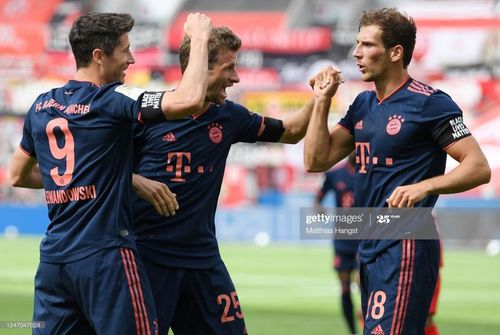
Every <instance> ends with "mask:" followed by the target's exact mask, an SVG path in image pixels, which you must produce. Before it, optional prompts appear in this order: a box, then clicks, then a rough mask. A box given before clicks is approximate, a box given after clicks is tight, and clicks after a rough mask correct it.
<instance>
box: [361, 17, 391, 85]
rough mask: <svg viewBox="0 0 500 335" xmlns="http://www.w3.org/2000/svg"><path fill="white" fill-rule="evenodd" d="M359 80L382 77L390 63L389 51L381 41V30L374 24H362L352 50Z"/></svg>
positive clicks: (371, 79)
mask: <svg viewBox="0 0 500 335" xmlns="http://www.w3.org/2000/svg"><path fill="white" fill-rule="evenodd" d="M353 56H354V58H356V65H357V66H358V68H359V71H360V72H361V80H363V81H378V80H380V79H382V78H383V77H384V76H385V75H386V72H387V70H388V68H389V65H390V64H391V58H390V52H389V50H387V49H386V48H385V47H384V43H383V42H382V30H381V29H380V28H379V27H378V26H376V25H368V26H362V27H361V28H360V30H359V33H358V38H357V40H356V47H355V49H354V51H353Z"/></svg>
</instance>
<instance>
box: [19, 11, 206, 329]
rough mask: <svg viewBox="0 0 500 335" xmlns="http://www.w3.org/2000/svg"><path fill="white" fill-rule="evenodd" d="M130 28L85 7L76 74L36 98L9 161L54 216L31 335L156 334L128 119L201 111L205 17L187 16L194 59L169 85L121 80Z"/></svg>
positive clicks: (44, 245)
mask: <svg viewBox="0 0 500 335" xmlns="http://www.w3.org/2000/svg"><path fill="white" fill-rule="evenodd" d="M133 25H134V20H133V18H132V17H131V16H130V15H128V14H113V13H109V14H108V13H106V14H105V13H89V14H86V15H83V16H81V17H79V18H78V19H77V20H76V21H75V23H74V24H73V26H72V28H71V32H70V35H69V40H70V44H71V48H72V51H73V54H74V56H75V60H76V64H77V71H76V74H75V76H74V79H73V80H70V81H69V82H68V83H67V84H66V85H65V86H63V87H59V88H55V89H53V90H51V91H49V92H46V93H43V94H41V95H40V96H39V97H38V98H37V99H36V100H35V102H34V103H33V105H32V107H31V108H30V110H29V111H28V113H27V115H26V118H25V123H24V130H23V137H22V140H21V144H20V147H19V148H18V150H17V151H16V152H15V153H14V156H13V158H12V163H11V170H10V178H11V183H12V184H13V185H14V186H18V187H29V188H45V198H46V202H47V205H48V211H49V217H50V221H51V222H50V225H49V227H48V229H47V233H46V236H45V238H44V239H43V240H42V242H41V245H40V263H39V267H38V271H37V273H36V277H35V302H34V314H33V319H34V320H36V321H43V322H44V327H43V328H36V329H34V333H40V334H56V333H57V334H94V333H97V334H116V335H123V334H153V333H156V330H155V328H156V326H157V321H156V313H155V308H154V302H153V296H152V294H151V290H150V287H149V283H148V280H147V277H146V275H145V273H144V271H143V265H142V263H141V262H140V260H139V259H138V258H137V257H136V252H135V242H134V240H133V234H132V231H131V227H132V211H131V204H130V191H131V189H132V160H131V158H132V157H131V155H132V153H131V144H132V124H133V122H135V121H138V120H144V121H148V120H160V119H165V118H167V117H168V118H174V117H181V116H185V115H189V114H192V113H194V112H195V111H196V112H199V110H200V108H201V105H202V104H203V102H204V97H205V92H206V87H207V78H208V71H207V61H208V55H207V40H208V36H209V33H210V30H211V21H210V19H209V18H208V17H206V16H204V15H201V14H190V15H189V17H188V18H187V21H186V24H185V32H186V34H187V35H188V36H192V37H193V38H192V40H191V43H192V44H191V47H192V48H191V54H190V57H192V59H193V61H192V62H190V68H189V69H187V70H186V74H185V76H184V78H183V80H182V82H181V83H180V85H179V88H178V89H177V90H176V91H175V92H145V91H144V90H139V89H135V88H131V87H126V86H123V81H124V78H125V73H126V70H127V68H128V66H129V65H131V64H133V63H134V62H135V60H134V57H133V56H132V53H131V52H130V44H129V38H128V33H129V32H130V31H131V29H132V27H133ZM187 88H189V90H187ZM37 164H38V165H37Z"/></svg>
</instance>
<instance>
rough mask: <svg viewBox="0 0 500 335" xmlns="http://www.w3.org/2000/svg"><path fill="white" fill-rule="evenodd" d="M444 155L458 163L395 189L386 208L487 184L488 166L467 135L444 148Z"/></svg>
mask: <svg viewBox="0 0 500 335" xmlns="http://www.w3.org/2000/svg"><path fill="white" fill-rule="evenodd" d="M446 153H447V154H448V155H450V156H451V157H453V158H454V159H455V160H456V161H458V162H459V165H458V166H457V167H456V168H454V169H453V170H451V171H450V172H448V173H446V174H444V175H441V176H437V177H433V178H429V179H425V180H422V181H421V182H418V183H416V184H412V185H405V186H399V187H396V189H395V190H394V191H393V193H392V194H391V196H390V197H389V198H388V199H387V203H388V205H389V206H390V207H400V208H401V207H413V206H414V205H415V203H417V202H419V201H421V200H422V199H424V198H425V197H427V196H428V195H430V194H450V193H459V192H464V191H467V190H470V189H472V188H474V187H477V186H479V185H481V184H486V183H488V182H489V181H490V178H491V169H490V166H489V164H488V161H487V160H486V157H485V156H484V154H483V151H482V150H481V148H480V147H479V144H478V143H477V141H476V139H475V138H474V137H472V136H469V137H466V138H463V139H461V140H459V141H457V142H455V143H454V144H452V145H451V146H450V147H449V148H447V149H446Z"/></svg>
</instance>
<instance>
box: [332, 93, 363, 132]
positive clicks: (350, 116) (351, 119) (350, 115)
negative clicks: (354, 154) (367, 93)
mask: <svg viewBox="0 0 500 335" xmlns="http://www.w3.org/2000/svg"><path fill="white" fill-rule="evenodd" d="M362 94H363V93H362ZM360 96H361V95H358V96H357V97H356V99H354V101H353V103H352V104H351V105H350V106H349V109H348V110H347V113H346V115H345V116H344V117H343V118H341V119H340V121H339V122H338V124H339V125H340V126H342V127H343V128H345V129H346V130H347V131H348V132H349V133H350V134H351V135H354V125H355V124H356V122H357V121H358V120H356V115H355V114H356V111H357V110H358V105H359V101H360Z"/></svg>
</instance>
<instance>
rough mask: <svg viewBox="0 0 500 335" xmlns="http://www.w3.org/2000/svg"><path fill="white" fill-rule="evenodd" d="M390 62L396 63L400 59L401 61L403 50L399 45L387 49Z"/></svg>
mask: <svg viewBox="0 0 500 335" xmlns="http://www.w3.org/2000/svg"><path fill="white" fill-rule="evenodd" d="M389 53H390V57H391V61H393V62H397V61H398V60H400V59H403V53H404V49H403V46H402V45H401V44H398V45H395V46H393V47H392V48H390V49H389Z"/></svg>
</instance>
